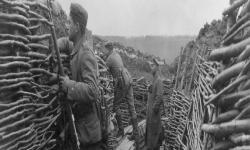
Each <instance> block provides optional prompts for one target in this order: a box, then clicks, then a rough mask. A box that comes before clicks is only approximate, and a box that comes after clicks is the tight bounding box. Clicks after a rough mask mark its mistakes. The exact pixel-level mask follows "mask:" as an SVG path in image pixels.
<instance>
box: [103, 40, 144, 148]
mask: <svg viewBox="0 0 250 150" xmlns="http://www.w3.org/2000/svg"><path fill="white" fill-rule="evenodd" d="M105 48H106V49H107V52H106V54H105V55H106V58H107V59H106V63H107V66H108V68H109V70H110V72H111V74H112V76H113V79H114V87H115V89H114V90H115V91H114V102H113V111H114V112H115V113H116V115H115V116H116V120H117V124H118V128H119V131H118V135H124V128H123V124H122V119H121V110H120V108H119V106H120V104H121V101H122V99H125V100H126V102H127V104H128V109H129V114H130V116H131V122H132V126H133V137H134V138H135V142H136V149H137V150H139V135H138V134H139V133H138V124H137V115H136V111H135V105H134V96H133V88H132V79H131V76H130V74H129V72H128V70H127V69H126V68H125V67H124V65H123V62H122V58H121V56H120V55H119V54H118V53H117V52H116V51H114V50H113V45H112V43H110V42H108V43H107V44H106V45H105Z"/></svg>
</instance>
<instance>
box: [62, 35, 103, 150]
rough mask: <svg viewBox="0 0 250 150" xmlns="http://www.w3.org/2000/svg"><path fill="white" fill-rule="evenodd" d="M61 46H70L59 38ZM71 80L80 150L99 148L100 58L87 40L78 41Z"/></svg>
mask: <svg viewBox="0 0 250 150" xmlns="http://www.w3.org/2000/svg"><path fill="white" fill-rule="evenodd" d="M59 41H60V42H58V44H59V48H63V47H65V46H66V45H69V43H67V42H69V41H68V40H59ZM70 57H71V61H70V66H71V72H72V79H71V80H66V82H67V83H66V85H67V92H66V93H67V99H68V100H71V101H74V103H75V105H74V107H73V112H74V115H75V118H76V121H75V123H76V130H77V133H78V137H79V141H80V145H81V149H82V150H83V149H84V150H85V149H100V148H98V144H99V143H100V141H101V140H102V137H101V125H100V120H99V118H98V115H97V109H96V106H95V102H96V100H97V97H98V88H97V75H98V66H97V60H96V58H95V55H94V53H93V51H92V50H91V49H90V48H89V47H88V46H86V43H84V42H79V43H78V44H77V45H76V46H75V48H74V49H73V51H72V53H71V56H70Z"/></svg>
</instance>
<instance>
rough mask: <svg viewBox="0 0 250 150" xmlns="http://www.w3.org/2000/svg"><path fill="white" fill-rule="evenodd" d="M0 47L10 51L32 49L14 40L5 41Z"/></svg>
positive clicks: (0, 43) (0, 42) (1, 42)
mask: <svg viewBox="0 0 250 150" xmlns="http://www.w3.org/2000/svg"><path fill="white" fill-rule="evenodd" d="M0 47H8V48H10V49H13V48H14V47H15V48H19V49H20V50H22V51H30V50H31V49H30V47H29V46H27V45H26V44H24V43H22V42H19V41H14V40H3V41H0Z"/></svg>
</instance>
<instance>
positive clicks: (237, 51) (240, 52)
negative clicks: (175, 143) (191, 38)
mask: <svg viewBox="0 0 250 150" xmlns="http://www.w3.org/2000/svg"><path fill="white" fill-rule="evenodd" d="M241 6H242V9H241V11H239V9H238V8H239V7H241ZM249 13H250V1H249V0H236V1H231V6H230V7H229V8H228V9H226V10H225V11H224V12H223V15H225V16H226V17H227V19H228V32H227V33H226V35H225V36H224V40H223V42H222V44H223V46H222V47H221V48H218V49H215V50H213V51H212V52H211V54H210V56H209V60H211V61H217V62H220V63H221V64H222V65H223V66H224V67H223V69H222V70H221V72H219V74H218V75H216V76H215V77H214V78H213V80H212V82H211V85H212V88H213V90H214V91H215V94H212V95H211V96H210V98H209V100H208V101H206V103H205V105H210V106H214V107H215V108H216V111H215V113H214V115H213V119H212V120H211V121H210V122H208V123H204V124H203V125H202V127H201V129H202V130H203V131H205V132H207V133H209V134H211V135H213V136H214V138H215V140H214V142H215V144H214V145H213V149H216V150H218V149H220V150H222V149H232V150H236V149H237V150H243V149H250V145H249V144H250V138H249V130H250V126H249V123H250V118H249V117H250V115H249V114H250V113H249V112H250V101H249V100H250V99H249V94H250V90H249V85H250V84H249V83H250V80H249V78H250V76H249V68H250V67H249V66H250V61H249V56H250V53H249V46H248V45H249V44H250V38H249V23H248V21H249Z"/></svg>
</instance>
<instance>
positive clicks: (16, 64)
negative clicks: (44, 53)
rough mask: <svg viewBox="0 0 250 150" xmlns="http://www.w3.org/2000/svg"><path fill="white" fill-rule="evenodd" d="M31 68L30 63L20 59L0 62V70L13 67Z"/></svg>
mask: <svg viewBox="0 0 250 150" xmlns="http://www.w3.org/2000/svg"><path fill="white" fill-rule="evenodd" d="M21 67H22V68H27V69H29V68H31V65H30V64H28V63H26V62H22V61H13V62H9V63H5V64H0V70H5V69H13V68H21Z"/></svg>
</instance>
